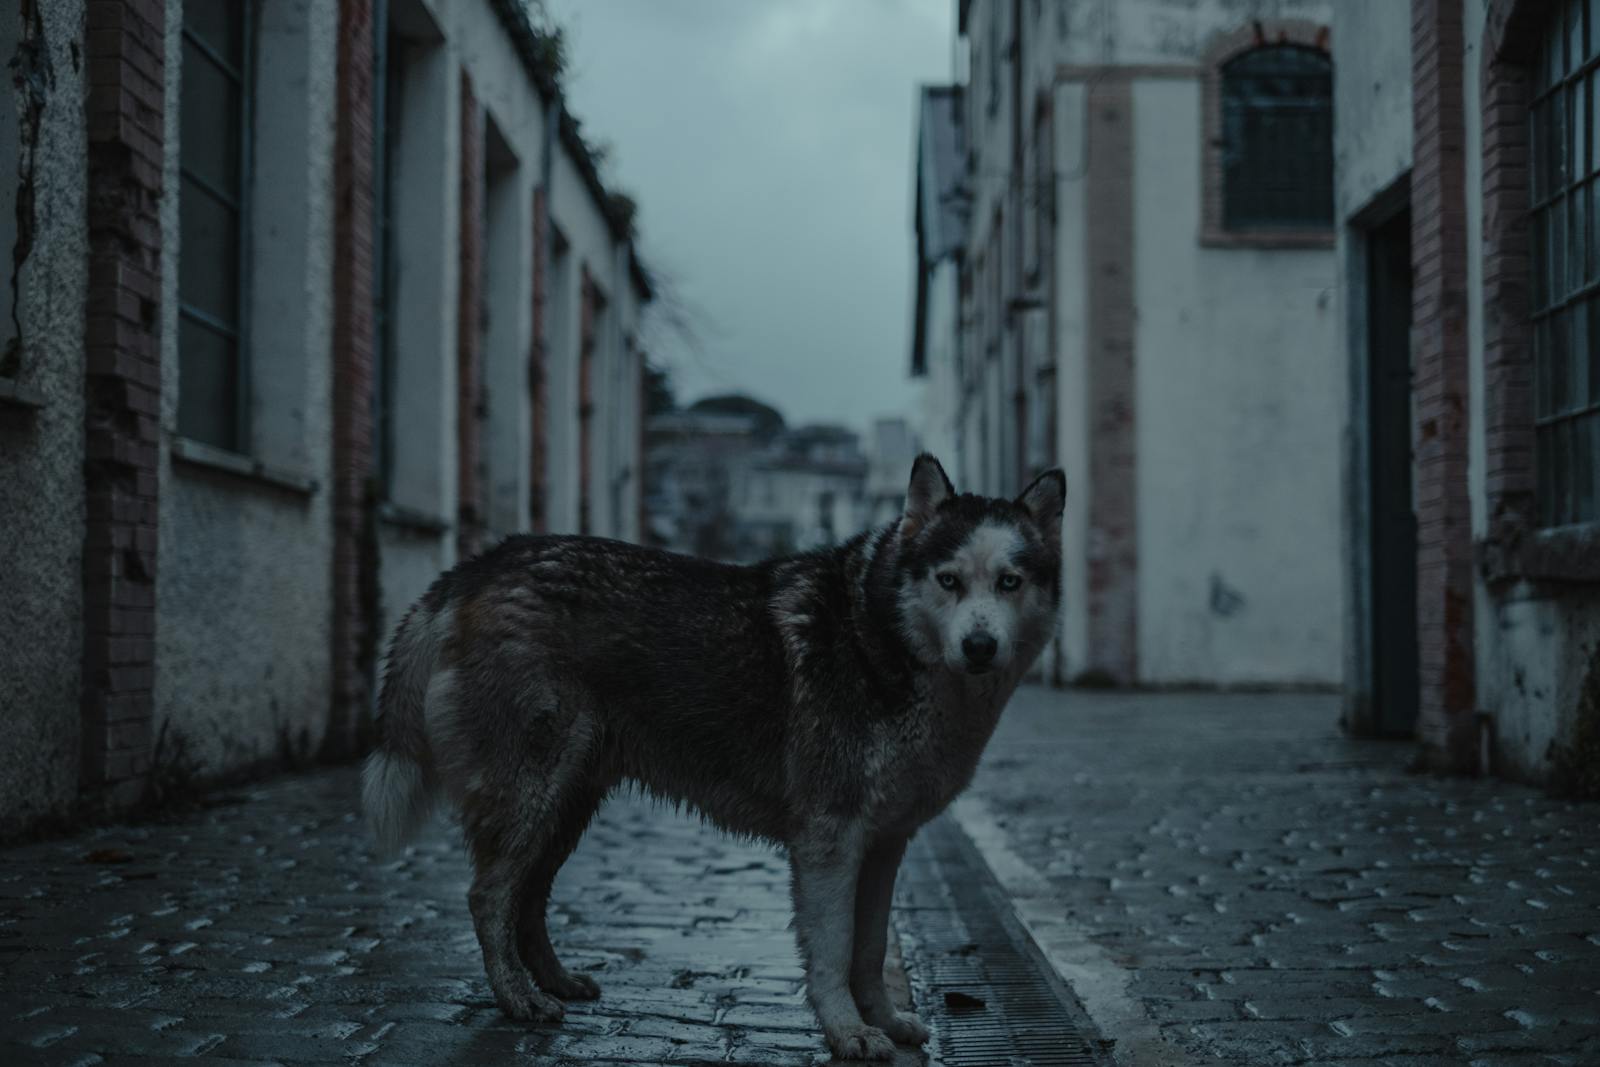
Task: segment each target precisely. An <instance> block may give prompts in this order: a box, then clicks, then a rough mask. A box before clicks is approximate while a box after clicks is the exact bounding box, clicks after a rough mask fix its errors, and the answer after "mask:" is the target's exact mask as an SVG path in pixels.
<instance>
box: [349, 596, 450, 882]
mask: <svg viewBox="0 0 1600 1067" xmlns="http://www.w3.org/2000/svg"><path fill="white" fill-rule="evenodd" d="M432 621H433V620H432V618H431V616H430V615H429V614H428V613H424V612H421V611H413V612H411V613H410V614H409V615H407V616H406V619H405V621H404V622H402V623H401V624H400V629H399V630H398V631H397V632H396V633H395V637H394V643H393V645H392V646H391V647H390V649H389V661H388V664H387V666H386V667H385V669H384V675H383V691H382V693H381V694H380V695H379V697H378V721H379V724H380V729H381V731H382V739H381V740H380V741H379V742H378V747H377V748H376V749H374V750H373V752H372V754H371V755H370V756H368V757H367V762H366V765H365V766H364V767H363V768H362V769H361V806H362V809H363V810H364V811H365V812H366V815H367V824H368V825H369V826H370V827H371V829H372V836H373V837H374V838H376V839H377V845H378V852H379V853H380V854H382V855H388V854H390V853H393V852H394V851H395V850H396V849H398V848H399V847H400V846H401V845H403V844H405V843H406V842H407V841H409V840H411V838H412V837H414V836H415V835H416V833H417V831H418V830H419V829H420V828H421V827H422V824H423V823H425V822H426V821H427V820H428V816H430V815H431V814H432V813H433V804H434V791H435V787H436V776H435V774H434V770H433V754H432V751H431V750H430V748H429V745H428V732H427V720H426V718H425V715H424V706H425V703H426V697H427V690H428V680H429V678H430V677H431V676H432V674H433V670H434V667H435V664H434V662H433V660H434V652H435V649H434V647H433V644H434V643H433V642H432V641H431V640H429V635H428V633H427V631H429V630H430V629H431V628H432V625H431V624H432Z"/></svg>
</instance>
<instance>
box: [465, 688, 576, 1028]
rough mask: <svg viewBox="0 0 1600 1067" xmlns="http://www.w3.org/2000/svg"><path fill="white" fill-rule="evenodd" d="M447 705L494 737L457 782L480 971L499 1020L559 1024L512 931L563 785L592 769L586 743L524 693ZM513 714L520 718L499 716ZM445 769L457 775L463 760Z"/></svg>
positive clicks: (471, 694)
mask: <svg viewBox="0 0 1600 1067" xmlns="http://www.w3.org/2000/svg"><path fill="white" fill-rule="evenodd" d="M457 677H458V679H459V678H460V677H461V675H460V674H458V676H457ZM527 688H531V687H527ZM524 691H527V689H526V688H525V690H524ZM449 695H450V696H451V697H452V699H455V700H458V701H459V702H460V703H459V706H460V707H461V708H464V709H473V711H474V712H475V719H474V721H477V722H480V723H484V722H488V723H494V724H496V725H497V727H498V730H497V731H492V732H490V733H489V734H487V735H480V741H479V744H478V746H476V751H477V756H476V758H474V759H473V760H472V763H471V766H472V768H473V770H472V773H471V774H470V775H466V774H463V775H462V777H464V778H465V782H464V785H463V787H462V789H461V791H460V795H461V816H462V828H463V830H464V831H465V833H466V838H467V844H468V846H469V847H470V848H471V850H472V859H473V865H474V868H475V875H474V877H473V880H472V888H471V889H470V890H469V891H468V893H467V903H468V905H469V907H470V908H471V911H472V924H473V926H474V928H475V929H476V931H477V934H478V944H479V946H480V947H481V948H482V949H483V966H484V970H485V971H486V972H487V973H488V977H489V985H490V987H491V988H492V989H493V990H494V998H495V1001H496V1002H497V1003H498V1004H499V1005H500V1010H502V1011H504V1012H505V1013H506V1014H507V1015H509V1016H511V1017H512V1018H513V1019H533V1020H536V1021H539V1022H556V1021H559V1020H560V1019H561V1017H562V1015H563V1013H564V1010H565V1009H563V1007H562V1005H561V1002H560V1001H559V1000H557V999H556V998H555V997H553V996H551V995H550V994H549V993H547V992H543V991H541V990H540V989H538V988H537V987H536V986H535V985H534V983H533V981H532V979H531V978H530V977H529V974H528V972H527V970H525V969H524V968H523V966H522V961H521V958H520V957H521V953H520V951H519V949H518V945H517V929H518V925H519V919H520V917H521V913H522V900H523V896H524V894H525V890H526V887H527V886H528V884H529V881H530V879H532V878H533V877H534V872H535V869H536V867H537V866H538V863H539V860H540V858H541V857H543V856H545V855H547V854H548V853H549V852H550V850H551V848H552V844H553V842H555V841H556V839H557V837H558V836H559V833H558V831H559V827H560V822H559V816H560V814H561V808H562V805H561V801H562V798H563V796H564V795H565V793H566V791H567V788H568V786H567V783H569V782H571V781H575V780H576V779H575V777H574V775H575V772H576V771H577V770H578V769H579V768H581V767H583V766H585V765H586V764H587V763H588V762H589V760H588V756H587V751H586V749H587V742H588V738H589V737H590V734H589V732H588V731H587V730H586V729H583V728H581V724H580V722H579V721H578V720H576V719H575V718H573V717H572V716H571V715H568V716H565V717H563V716H561V715H557V714H554V710H555V706H554V705H553V706H552V707H551V708H550V709H548V710H541V709H540V707H539V706H538V704H537V703H536V701H534V700H530V699H528V698H526V697H524V696H523V695H522V693H513V692H508V691H507V690H506V689H505V688H504V687H496V686H495V685H494V684H493V683H492V682H489V681H485V682H484V684H482V685H480V686H478V687H476V688H475V689H471V690H468V689H463V690H462V691H460V692H459V693H452V694H449ZM510 708H517V709H519V710H518V711H517V712H516V713H515V714H509V713H507V712H504V711H502V709H510ZM451 765H452V766H454V767H462V766H463V764H462V761H459V760H453V761H452V764H451ZM569 847H570V846H569Z"/></svg>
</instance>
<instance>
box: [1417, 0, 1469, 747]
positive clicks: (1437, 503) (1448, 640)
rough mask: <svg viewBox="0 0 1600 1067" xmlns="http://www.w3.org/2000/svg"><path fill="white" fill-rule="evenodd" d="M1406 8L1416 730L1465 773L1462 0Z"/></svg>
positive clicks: (1423, 1) (1420, 1)
mask: <svg viewBox="0 0 1600 1067" xmlns="http://www.w3.org/2000/svg"><path fill="white" fill-rule="evenodd" d="M1411 14H1412V24H1411V56H1412V60H1411V76H1412V86H1413V90H1412V91H1413V98H1412V99H1413V106H1412V116H1413V118H1412V122H1413V127H1412V138H1413V140H1412V143H1413V145H1414V157H1413V158H1414V162H1413V168H1412V174H1411V205H1412V213H1411V219H1412V222H1411V264H1412V275H1413V286H1414V288H1413V304H1412V322H1411V347H1412V358H1413V360H1414V363H1415V372H1414V377H1413V384H1412V390H1413V402H1414V408H1415V412H1416V414H1415V418H1416V426H1415V431H1414V432H1415V450H1414V454H1415V456H1416V467H1417V489H1416V493H1417V498H1416V510H1417V628H1418V635H1417V636H1418V650H1419V668H1420V675H1421V699H1420V703H1421V707H1420V708H1419V715H1418V720H1417V729H1418V734H1419V737H1420V739H1421V741H1422V743H1423V748H1424V752H1425V754H1426V757H1427V758H1428V760H1429V761H1430V762H1432V763H1433V764H1435V765H1437V766H1440V767H1444V768H1448V769H1456V770H1465V769H1468V768H1470V767H1471V765H1472V758H1473V736H1472V723H1473V719H1472V713H1473V710H1474V707H1473V706H1474V700H1475V696H1474V689H1475V683H1474V675H1473V629H1472V596H1473V573H1472V515H1471V508H1470V502H1469V497H1468V486H1467V429H1468V421H1467V420H1468V408H1467V397H1468V393H1467V226H1466V187H1465V181H1466V160H1465V158H1464V154H1465V137H1466V133H1465V124H1464V121H1463V120H1464V111H1463V108H1464V102H1463V100H1462V78H1461V71H1462V62H1463V56H1462V45H1463V36H1462V24H1461V4H1460V3H1459V2H1458V0H1412V5H1411Z"/></svg>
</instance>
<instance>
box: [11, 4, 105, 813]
mask: <svg viewBox="0 0 1600 1067" xmlns="http://www.w3.org/2000/svg"><path fill="white" fill-rule="evenodd" d="M36 6H37V8H38V11H39V16H40V20H41V23H42V27H43V32H44V40H45V45H46V58H47V60H48V62H49V64H50V69H51V71H52V72H53V77H54V82H53V84H52V85H51V86H50V87H49V95H48V98H47V100H46V104H45V108H44V110H43V112H42V117H41V123H40V127H39V139H38V142H37V148H36V155H35V160H34V168H35V169H34V192H35V196H36V200H35V215H34V221H35V227H36V229H35V234H34V245H33V250H32V252H31V254H30V255H29V257H28V259H27V261H26V262H25V263H24V265H23V268H22V274H21V278H20V279H19V285H20V300H19V307H18V316H19V318H20V320H21V326H22V333H21V337H22V347H21V368H20V370H19V372H18V374H17V379H18V380H19V381H20V382H22V383H23V384H24V385H26V386H27V387H29V388H31V389H32V390H35V391H36V392H37V393H39V394H40V395H41V396H42V398H43V401H44V406H43V407H41V408H39V409H38V410H36V411H31V412H29V411H23V410H19V409H15V408H7V407H3V406H0V515H3V516H4V520H3V527H4V541H5V550H6V556H5V565H4V566H0V633H3V634H6V635H9V636H10V638H11V639H10V640H9V641H8V642H7V647H6V653H5V655H3V656H0V718H3V719H4V720H5V727H6V742H5V744H3V745H0V836H4V835H6V834H8V833H11V832H13V831H17V830H21V829H22V828H24V827H26V826H28V825H31V824H33V823H35V822H37V821H38V820H40V819H43V818H48V817H51V816H64V815H66V814H68V813H69V811H70V810H71V807H72V804H73V801H74V799H75V797H76V794H77V787H78V761H79V743H80V742H79V738H80V728H79V714H80V712H79V703H78V700H79V682H80V666H81V662H82V659H83V631H82V612H83V555H82V553H83V522H84V502H83V448H84V444H83V442H84V425H83V413H84V386H83V375H84V361H83V327H84V317H83V308H84V299H85V293H86V286H87V281H88V272H87V268H88V258H87V256H88V248H87V240H88V234H87V223H88V213H87V207H86V205H85V201H84V194H85V181H84V179H85V175H86V174H87V172H88V159H87V151H88V143H87V139H86V134H85V129H84V111H83V105H82V101H83V92H84V85H83V74H82V70H81V64H80V63H78V62H76V61H75V59H74V51H73V50H74V49H75V48H78V47H80V42H81V34H82V28H83V0H44V2H42V3H40V4H38V5H36ZM5 7H6V9H5V11H3V12H0V61H4V62H9V61H10V60H11V58H12V55H13V53H14V51H15V49H16V45H17V40H18V37H17V33H18V31H19V27H18V23H17V19H18V6H17V5H16V4H9V5H5ZM18 104H19V100H18V97H17V95H16V93H15V92H14V91H13V89H12V86H11V80H10V79H9V78H7V79H6V82H5V91H4V93H3V94H0V107H4V108H6V109H8V110H10V111H11V112H12V113H13V114H16V113H17V112H16V109H17V107H18ZM17 180H18V179H17V173H16V169H15V167H13V168H12V169H11V170H8V171H6V172H4V173H3V174H0V181H4V182H7V183H11V184H12V185H13V187H14V185H15V183H16V181H17ZM5 247H6V263H7V270H6V273H5V275H4V279H3V282H0V283H4V284H6V288H7V290H8V291H9V284H8V283H9V281H10V262H11V257H10V248H11V245H10V243H9V242H8V243H7V244H6V246H5ZM7 301H8V302H9V295H8V297H7ZM10 334H11V326H10V323H9V322H7V323H6V327H5V329H4V331H3V333H0V336H4V337H9V336H10ZM23 635H26V637H25V639H22V638H23Z"/></svg>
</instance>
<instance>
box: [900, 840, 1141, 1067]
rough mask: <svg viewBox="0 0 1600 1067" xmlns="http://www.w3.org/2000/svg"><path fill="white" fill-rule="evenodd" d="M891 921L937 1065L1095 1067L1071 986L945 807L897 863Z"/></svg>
mask: <svg viewBox="0 0 1600 1067" xmlns="http://www.w3.org/2000/svg"><path fill="white" fill-rule="evenodd" d="M897 905H898V906H897V909H896V913H895V930H896V932H897V933H898V934H899V936H900V945H901V952H902V954H903V956H904V958H905V963H906V971H907V975H908V977H909V978H910V980H911V988H912V994H913V997H914V999H915V1001H916V1005H917V1010H918V1011H919V1012H920V1013H921V1015H922V1017H923V1018H924V1019H926V1020H927V1021H928V1023H929V1025H930V1026H931V1027H932V1029H933V1032H934V1042H935V1045H936V1047H937V1050H938V1061H939V1062H940V1063H943V1064H945V1065H946V1067H1102V1065H1104V1064H1107V1063H1109V1062H1110V1060H1109V1057H1106V1056H1104V1055H1102V1054H1101V1053H1100V1051H1099V1049H1100V1048H1101V1047H1103V1046H1102V1045H1101V1043H1100V1042H1098V1041H1096V1040H1095V1039H1094V1037H1093V1036H1091V1033H1089V1032H1087V1031H1092V1027H1091V1026H1090V1024H1089V1023H1088V1021H1087V1019H1085V1018H1084V1015H1083V1010H1082V1008H1081V1007H1079V1005H1078V1003H1077V1001H1076V1000H1075V999H1074V998H1073V996H1072V993H1071V991H1070V990H1069V989H1067V988H1066V987H1065V985H1064V984H1063V983H1062V982H1061V981H1060V979H1059V978H1058V977H1057V976H1056V974H1055V972H1054V971H1053V970H1051V969H1050V967H1049V965H1048V964H1047V963H1045V961H1044V960H1042V959H1040V958H1039V957H1038V952H1037V950H1036V949H1035V948H1034V947H1033V944H1032V942H1031V941H1029V940H1028V936H1027V934H1026V933H1025V932H1024V931H1023V930H1022V929H1021V927H1020V926H1019V925H1018V923H1017V922H1016V919H1015V917H1014V916H1013V915H1012V913H1011V907H1010V904H1009V902H1008V901H1007V900H1006V897H1005V895H1004V892H1003V891H1002V890H1001V888H1000V886H999V884H998V883H997V882H996V881H995V879H994V876H993V875H992V874H990V873H989V868H988V867H987V866H986V865H985V864H984V862H983V859H982V857H980V856H979V855H978V850H977V849H976V848H975V847H974V846H973V844H972V842H971V841H969V840H967V836H966V834H964V833H963V832H962V831H961V828H960V827H959V826H957V825H956V823H955V820H954V819H952V818H951V817H950V816H948V815H945V816H941V817H940V818H938V819H935V820H934V821H933V822H931V823H929V824H928V825H927V826H926V827H925V828H924V829H923V830H922V832H921V833H919V834H918V835H917V837H916V839H915V840H914V841H913V842H912V844H911V848H910V849H909V850H908V852H907V853H906V860H905V864H904V866H903V867H902V868H901V874H900V882H899V893H898V900H897Z"/></svg>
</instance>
